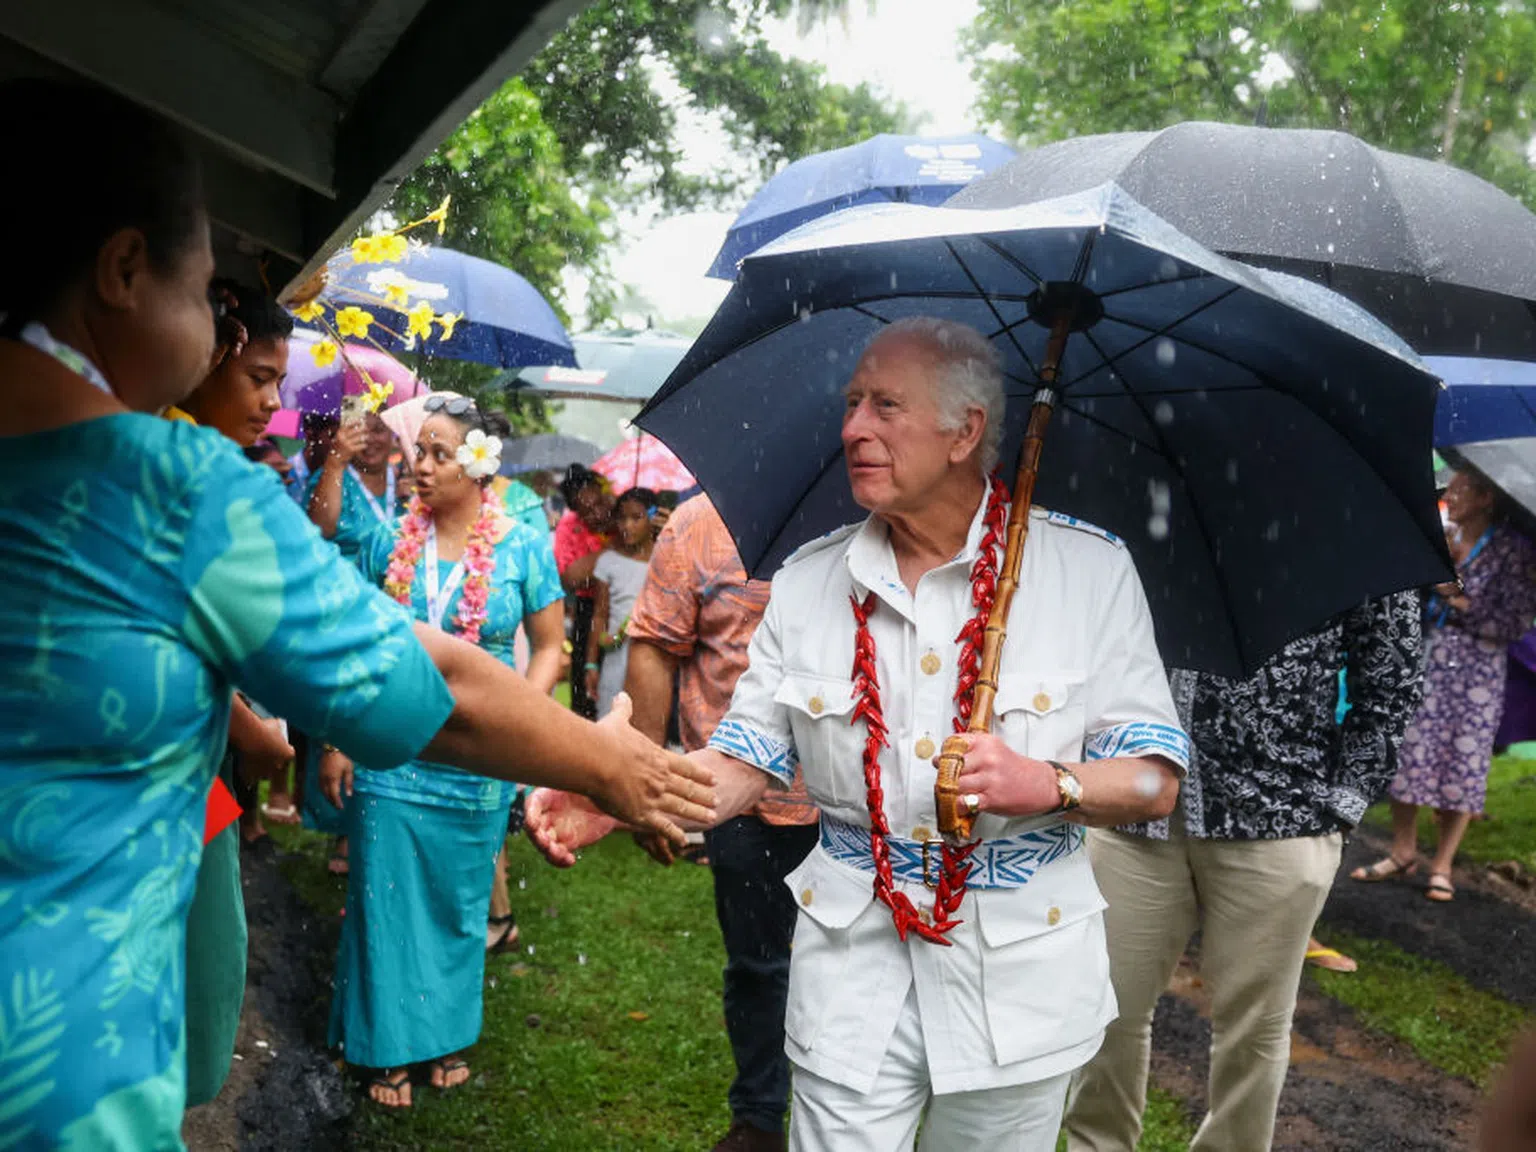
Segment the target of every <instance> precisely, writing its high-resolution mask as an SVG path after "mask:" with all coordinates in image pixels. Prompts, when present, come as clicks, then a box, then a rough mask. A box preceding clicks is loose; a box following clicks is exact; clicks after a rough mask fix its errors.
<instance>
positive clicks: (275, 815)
mask: <svg viewBox="0 0 1536 1152" xmlns="http://www.w3.org/2000/svg"><path fill="white" fill-rule="evenodd" d="M261 814H262V816H263V818H265V819H267V820H270V821H271V822H272V823H273V824H297V823H299V822H300V817H299V810H298V809H297V808H295V807H294V806H293V805H292V804H286V805H284V806H283V807H281V808H274V807H272V805H270V804H263V805H262V806H261Z"/></svg>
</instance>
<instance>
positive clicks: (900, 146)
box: [708, 133, 1014, 280]
mask: <svg viewBox="0 0 1536 1152" xmlns="http://www.w3.org/2000/svg"><path fill="white" fill-rule="evenodd" d="M1013 157H1014V151H1013V149H1012V148H1010V147H1008V145H1006V144H999V143H998V142H997V141H996V140H993V139H991V138H989V137H987V136H977V135H963V136H893V135H890V134H888V133H884V134H881V135H879V136H872V137H870V138H869V139H868V140H865V141H863V142H861V143H858V144H853V145H850V146H849V147H847V148H837V149H834V150H833V151H831V152H818V153H817V154H816V155H814V156H807V157H805V158H804V159H802V160H796V161H795V162H794V163H793V164H790V165H789V166H788V167H786V168H785V169H784V170H783V171H782V172H780V173H778V174H777V175H776V176H774V177H773V179H771V180H769V181H768V183H766V184H764V185H763V186H762V188H760V189H759V190H758V193H757V195H755V196H753V197H752V199H751V200H750V201H748V202H747V206H746V207H745V208H743V209H742V210H741V212H740V213H739V214H738V215H737V217H736V219H735V220H734V221H732V223H731V228H730V231H729V232H727V233H726V234H725V243H724V244H722V245H721V247H720V252H719V254H718V255H716V256H715V260H714V263H713V264H711V265H710V267H709V273H708V274H709V275H710V276H713V277H715V278H716V279H718V280H731V279H734V278H735V276H736V265H737V264H738V263H740V262H741V259H742V257H743V256H746V255H747V253H749V252H754V251H756V250H757V249H758V248H761V247H762V246H763V245H764V244H766V243H768V241H770V240H773V239H776V238H778V237H779V236H782V235H784V233H786V232H788V231H790V230H791V229H794V228H798V227H799V226H800V225H802V224H804V223H806V222H807V221H810V220H814V219H816V217H818V216H825V215H827V214H828V213H830V212H836V211H839V210H840V209H843V208H851V207H853V206H854V205H857V204H877V203H881V202H882V201H898V202H905V203H909V204H942V203H944V201H946V200H948V199H949V198H950V197H951V196H953V195H954V194H955V193H956V192H958V191H960V189H962V188H964V187H965V186H966V185H967V184H969V183H970V182H971V181H972V180H975V179H976V178H977V177H978V176H982V175H984V174H985V173H988V172H990V171H992V170H993V169H994V168H1001V167H1002V166H1003V165H1004V164H1006V163H1008V161H1009V160H1012V159H1013Z"/></svg>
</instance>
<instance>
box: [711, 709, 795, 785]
mask: <svg viewBox="0 0 1536 1152" xmlns="http://www.w3.org/2000/svg"><path fill="white" fill-rule="evenodd" d="M709 746H710V747H711V748H713V749H715V751H717V752H724V753H725V754H726V755H727V756H734V757H735V758H736V759H737V760H740V761H742V762H743V763H745V764H750V765H752V767H754V768H759V769H761V770H762V771H764V772H766V773H768V775H770V776H772V777H773V778H774V779H775V780H777V781H778V782H779V783H780V784H782V785H784V786H785V787H786V788H788V787H789V786H790V785H791V784H793V783H794V782H795V767H796V765H797V763H798V762H797V760H796V758H795V749H794V746H793V745H791V744H786V743H784V741H782V740H775V739H774V738H773V737H772V736H769V735H767V734H766V733H764V732H762V731H760V730H758V729H756V728H752V727H749V726H747V725H746V724H743V723H741V721H739V720H729V719H727V720H722V721H720V724H719V726H718V727H717V728H716V729H715V733H714V735H713V736H711V737H710V738H709Z"/></svg>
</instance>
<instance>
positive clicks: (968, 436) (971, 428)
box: [949, 408, 987, 464]
mask: <svg viewBox="0 0 1536 1152" xmlns="http://www.w3.org/2000/svg"><path fill="white" fill-rule="evenodd" d="M986 428H987V414H986V412H984V411H983V410H982V409H980V408H967V409H966V411H965V422H964V423H962V424H961V425H960V430H959V431H958V432H956V433H955V442H954V444H953V445H951V446H950V449H949V462H950V463H951V464H958V463H960V461H962V460H964V459H965V458H966V457H967V456H969V455H971V453H973V452H975V451H976V449H977V446H978V445H980V444H981V438H982V435H983V433H985V431H986Z"/></svg>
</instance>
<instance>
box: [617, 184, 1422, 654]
mask: <svg viewBox="0 0 1536 1152" xmlns="http://www.w3.org/2000/svg"><path fill="white" fill-rule="evenodd" d="M913 315H935V316H940V317H944V318H947V319H951V320H958V321H962V322H964V323H967V324H970V325H972V326H973V327H975V328H977V329H979V330H980V331H981V332H983V333H984V334H985V335H986V336H987V337H988V338H990V340H991V341H992V344H993V346H994V347H995V348H996V349H997V350H998V352H999V354H1000V356H1001V357H1002V361H1003V365H1004V371H1005V375H1006V377H1007V384H1008V392H1009V394H1010V397H1011V400H1010V403H1009V410H1008V424H1007V428H1006V429H1005V434H1004V442H1003V461H1004V468H1003V472H1004V475H1005V476H1008V475H1012V474H1013V468H1012V464H1013V462H1014V461H1015V460H1017V459H1018V458H1019V456H1020V452H1021V445H1022V444H1023V443H1024V441H1025V422H1026V416H1030V418H1031V424H1032V426H1033V424H1034V420H1033V414H1035V413H1038V412H1039V411H1040V410H1041V408H1042V406H1043V405H1044V406H1046V407H1053V408H1054V413H1055V414H1054V416H1053V417H1052V418H1051V419H1050V423H1049V428H1048V430H1047V431H1046V434H1045V437H1044V450H1043V456H1041V457H1040V466H1039V487H1038V489H1037V491H1038V495H1039V497H1040V501H1039V502H1040V503H1041V504H1043V505H1045V506H1046V507H1048V508H1052V509H1055V510H1057V511H1059V512H1062V513H1065V514H1069V515H1071V516H1075V517H1079V518H1081V519H1083V520H1087V521H1090V522H1092V523H1094V524H1097V525H1100V526H1102V527H1103V528H1106V529H1108V530H1109V531H1111V532H1113V533H1115V534H1117V535H1118V536H1120V537H1123V538H1124V539H1125V540H1126V542H1127V544H1128V545H1129V547H1130V550H1131V553H1132V555H1133V556H1134V557H1135V559H1136V563H1137V566H1138V568H1139V569H1140V572H1141V576H1142V580H1143V583H1144V584H1145V586H1146V591H1147V597H1148V600H1149V602H1150V604H1151V607H1152V614H1153V618H1154V620H1155V622H1156V625H1157V631H1158V643H1159V646H1160V648H1161V651H1162V654H1163V657H1164V659H1165V660H1167V661H1168V662H1169V663H1171V664H1174V665H1177V666H1180V667H1189V668H1201V669H1208V670H1210V671H1213V672H1218V673H1220V674H1223V675H1228V676H1237V675H1242V674H1243V673H1244V672H1245V671H1246V670H1251V669H1253V668H1254V667H1256V666H1257V665H1258V664H1259V663H1261V662H1262V661H1263V660H1264V659H1266V658H1267V657H1268V656H1270V655H1271V654H1272V653H1274V652H1275V651H1276V650H1277V649H1279V648H1280V646H1281V645H1282V644H1284V643H1285V642H1286V641H1287V640H1289V639H1291V638H1293V637H1295V636H1297V635H1300V634H1302V633H1304V632H1307V631H1310V630H1311V629H1313V628H1315V627H1316V626H1317V625H1318V624H1320V623H1322V622H1323V621H1324V620H1326V619H1328V618H1329V617H1330V616H1332V615H1334V614H1335V613H1337V612H1339V611H1341V610H1343V609H1344V608H1346V607H1349V606H1351V605H1354V604H1358V603H1360V602H1361V601H1362V600H1364V599H1366V598H1368V597H1371V596H1379V595H1382V594H1384V593H1387V592H1390V591H1396V590H1398V589H1401V588H1408V587H1415V586H1419V585H1423V584H1428V583H1434V582H1436V581H1439V580H1442V579H1446V578H1447V577H1448V575H1449V573H1450V565H1449V560H1448V557H1447V555H1446V551H1445V539H1444V535H1443V533H1442V531H1441V528H1440V518H1439V514H1438V512H1437V510H1436V507H1435V494H1434V483H1433V475H1432V472H1431V468H1430V433H1431V429H1432V427H1433V424H1434V409H1435V399H1436V396H1437V394H1438V392H1439V384H1438V382H1437V381H1436V380H1435V378H1434V377H1433V376H1432V375H1431V374H1430V373H1429V372H1428V371H1427V370H1426V369H1425V368H1424V366H1423V364H1422V362H1420V361H1419V359H1418V358H1417V357H1416V356H1415V355H1414V354H1413V352H1412V351H1411V350H1410V349H1409V348H1408V347H1407V346H1406V345H1404V344H1403V342H1402V341H1401V340H1399V339H1398V338H1397V337H1395V336H1393V334H1392V333H1391V332H1390V331H1389V330H1388V329H1386V328H1385V327H1384V326H1383V325H1381V324H1380V323H1379V322H1377V321H1376V320H1374V319H1372V318H1371V317H1370V316H1369V315H1367V314H1366V313H1364V312H1362V311H1361V310H1360V309H1359V308H1358V307H1357V306H1355V305H1353V304H1351V303H1349V301H1347V300H1345V299H1343V298H1342V297H1340V296H1338V295H1336V294H1334V293H1332V292H1329V291H1328V290H1326V289H1324V288H1321V287H1319V286H1317V285H1315V284H1312V283H1309V282H1306V281H1302V280H1298V279H1295V278H1294V277H1290V276H1283V275H1280V274H1277V273H1273V272H1266V271H1263V270H1260V269H1255V268H1251V267H1248V266H1246V265H1243V264H1239V263H1237V262H1235V261H1232V260H1227V259H1224V258H1223V257H1220V256H1217V255H1215V254H1214V253H1211V252H1209V251H1208V250H1206V249H1204V248H1202V247H1201V246H1200V245H1199V244H1196V243H1195V242H1194V241H1193V240H1191V239H1189V238H1188V237H1187V236H1184V235H1183V234H1181V233H1179V232H1178V231H1176V230H1175V229H1173V228H1171V227H1170V226H1168V225H1167V224H1166V223H1164V222H1163V221H1162V220H1160V219H1159V218H1158V217H1156V216H1155V215H1153V214H1152V213H1150V212H1148V211H1147V210H1146V209H1145V208H1143V207H1142V206H1141V205H1140V204H1138V203H1136V202H1135V201H1134V200H1133V199H1131V198H1130V197H1129V196H1127V195H1126V194H1125V193H1124V192H1123V191H1121V190H1120V189H1118V188H1116V187H1114V186H1113V185H1109V186H1106V187H1104V188H1100V189H1097V190H1095V191H1093V192H1091V193H1084V194H1081V195H1078V196H1072V197H1065V198H1062V199H1060V200H1056V201H1051V202H1048V203H1042V204H1031V205H1027V206H1025V207H1022V208H1014V209H1007V210H1001V211H994V212H976V211H961V210H956V209H951V208H948V207H945V208H919V207H914V206H911V205H885V206H881V207H871V208H853V209H849V210H847V211H845V212H841V213H838V214H837V215H835V216H830V217H826V218H824V219H823V220H820V221H817V222H815V223H813V224H809V225H806V226H805V227H803V228H801V229H799V230H797V231H796V232H794V233H791V234H790V235H788V236H786V237H783V238H781V239H779V240H777V241H775V242H773V243H772V244H770V245H768V246H767V247H766V248H764V249H762V250H760V251H759V252H757V253H755V254H753V255H751V256H748V257H747V258H746V259H745V260H744V261H743V262H742V266H741V271H740V274H739V276H738V278H737V280H736V283H735V286H734V287H733V288H732V289H731V293H730V295H729V296H727V297H726V299H725V302H724V303H723V304H722V305H721V306H720V310H719V311H718V312H717V313H716V314H715V317H714V319H712V320H711V321H710V323H709V327H708V328H706V329H705V331H704V333H703V334H702V335H701V336H700V337H699V338H698V340H697V341H696V342H695V343H694V346H693V348H692V349H691V350H690V351H689V353H688V356H687V357H686V358H685V359H684V360H683V362H682V364H680V365H679V366H678V368H677V371H676V372H674V373H673V374H672V377H671V379H669V380H668V381H667V383H666V385H665V386H664V387H663V388H662V389H661V391H660V392H658V393H657V395H656V396H655V398H654V399H652V401H651V402H650V404H649V405H647V407H646V409H645V410H644V411H643V412H642V413H641V414H640V416H639V417H638V418H637V422H638V423H639V424H640V425H641V426H642V427H644V428H645V429H646V430H647V431H650V432H654V433H655V434H656V435H657V436H658V437H659V438H660V439H661V440H663V441H664V442H665V443H666V444H667V446H668V447H670V448H671V449H672V450H673V451H674V452H676V453H677V455H678V456H679V457H681V458H682V460H683V462H684V463H685V464H687V466H688V467H689V469H691V470H692V472H693V473H694V475H695V476H697V477H698V479H699V483H700V484H701V485H702V487H703V488H704V490H705V491H706V492H707V493H708V494H709V496H710V497H711V499H712V500H713V501H714V503H715V507H716V508H717V509H718V510H719V512H720V515H721V516H722V518H723V519H724V520H725V523H726V525H727V527H729V528H730V530H731V533H732V535H733V537H734V538H735V540H736V543H737V546H738V549H739V551H740V553H741V557H742V560H743V561H744V563H745V565H746V567H747V569H748V571H750V572H752V573H753V574H754V575H757V576H759V577H766V576H768V575H771V573H772V572H773V571H774V569H775V568H777V567H778V565H779V563H780V562H781V561H782V560H783V559H784V557H785V556H787V555H788V554H789V553H790V552H791V551H792V550H793V549H794V548H795V547H797V546H798V545H800V544H802V543H804V542H805V541H806V540H809V539H811V538H813V537H815V536H817V535H819V534H821V533H823V532H826V531H827V530H829V529H831V528H834V527H836V526H837V525H839V524H845V523H848V522H850V521H853V520H856V519H859V518H861V517H862V515H863V513H862V511H861V510H860V509H859V508H858V507H857V506H856V505H855V504H854V502H853V499H852V494H851V491H850V488H849V484H848V477H847V472H846V469H845V467H844V462H843V453H842V443H841V439H840V434H839V430H840V427H841V423H842V417H843V412H844V407H845V402H844V398H843V393H844V389H845V387H846V386H847V383H848V378H849V375H850V374H851V372H852V370H853V368H854V365H855V363H856V361H857V359H858V357H859V354H860V352H861V350H862V349H863V347H864V346H865V345H866V344H867V343H868V342H869V340H870V339H871V338H872V337H873V336H874V335H875V334H876V333H877V332H879V331H880V330H881V328H882V327H883V326H884V325H886V324H888V323H890V322H892V321H895V320H898V319H900V318H902V317H904V316H913ZM1034 442H1035V443H1036V444H1038V443H1039V441H1038V439H1037V440H1035V441H1034ZM1027 458H1028V457H1027V455H1026V459H1027ZM1021 475H1022V472H1021ZM1024 610H1025V611H1027V607H1026V608H1025V609H1024Z"/></svg>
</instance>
